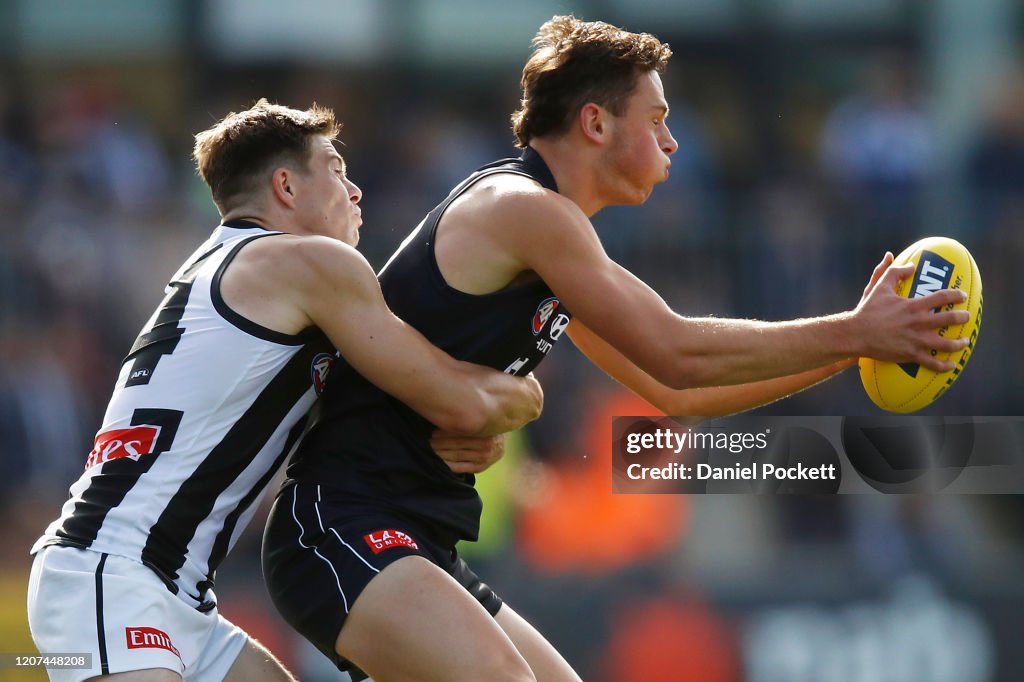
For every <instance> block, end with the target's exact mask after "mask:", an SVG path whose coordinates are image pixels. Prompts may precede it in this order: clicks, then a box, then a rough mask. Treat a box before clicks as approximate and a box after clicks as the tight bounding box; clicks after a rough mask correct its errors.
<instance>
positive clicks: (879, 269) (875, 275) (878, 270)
mask: <svg viewBox="0 0 1024 682" xmlns="http://www.w3.org/2000/svg"><path fill="white" fill-rule="evenodd" d="M893 258H894V256H893V255H892V251H886V252H885V255H884V256H882V260H881V261H879V263H878V265H876V266H875V269H874V270H873V271H872V272H871V279H869V280H868V285H867V286H866V287H864V295H865V296H866V295H867V294H868V293H869V292H870V291H871V290H872V289H874V288H875V285H876V284H878V280H880V279H881V278H882V275H884V274H885V271H886V269H888V267H889V266H890V265H892V261H893Z"/></svg>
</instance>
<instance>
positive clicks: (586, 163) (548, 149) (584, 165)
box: [530, 135, 608, 217]
mask: <svg viewBox="0 0 1024 682" xmlns="http://www.w3.org/2000/svg"><path fill="white" fill-rule="evenodd" d="M530 146H531V147H533V149H534V151H536V152H537V153H538V154H540V157H541V158H542V159H544V163H546V164H547V165H548V168H549V169H550V170H551V174H552V175H553V176H554V178H555V183H556V184H557V185H558V193H559V194H561V195H562V196H564V197H566V198H568V199H571V200H572V201H573V202H575V204H576V205H577V206H579V207H580V209H581V210H582V211H583V212H584V213H585V214H586V215H587V217H590V216H592V215H594V214H595V213H597V212H598V211H600V210H601V209H602V208H604V207H605V206H607V205H608V202H607V201H605V200H604V199H603V197H601V195H600V192H599V187H600V185H599V183H598V182H597V181H596V179H597V178H596V173H595V171H594V167H593V162H592V159H593V158H594V157H593V155H592V154H590V153H589V151H590V150H588V149H586V148H583V147H581V146H580V145H579V144H576V143H575V142H574V141H573V140H571V139H570V138H569V136H568V135H565V136H562V137H558V138H543V139H541V138H535V139H533V140H531V141H530Z"/></svg>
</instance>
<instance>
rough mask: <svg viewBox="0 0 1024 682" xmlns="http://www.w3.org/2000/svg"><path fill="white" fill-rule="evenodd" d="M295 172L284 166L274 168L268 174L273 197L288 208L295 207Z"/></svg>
mask: <svg viewBox="0 0 1024 682" xmlns="http://www.w3.org/2000/svg"><path fill="white" fill-rule="evenodd" d="M294 182H295V174H294V173H292V172H291V171H290V170H289V169H287V168H285V167H283V166H282V167H280V168H275V169H274V172H273V173H272V174H271V176H270V184H271V190H272V191H273V194H274V199H276V200H277V201H279V202H280V203H282V204H284V205H285V206H287V207H288V208H294V207H295V187H294Z"/></svg>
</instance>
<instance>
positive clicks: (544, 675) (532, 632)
mask: <svg viewBox="0 0 1024 682" xmlns="http://www.w3.org/2000/svg"><path fill="white" fill-rule="evenodd" d="M494 620H496V621H497V622H498V625H500V626H501V629H502V630H504V631H505V634H506V635H508V636H509V639H511V640H512V643H513V644H515V645H516V649H518V650H519V653H520V654H522V656H523V658H525V659H526V662H527V663H528V664H529V665H530V668H531V670H533V674H534V676H535V677H536V678H537V682H556V681H557V682H563V681H567V682H568V681H571V682H580V676H579V675H577V674H576V672H575V671H574V670H573V669H572V667H571V666H570V665H569V663H568V662H567V661H566V660H565V659H564V658H562V655H561V654H560V653H558V651H557V650H556V649H555V647H553V646H551V643H550V642H548V640H547V639H546V638H545V637H544V635H542V634H540V632H538V631H537V628H535V627H533V626H532V625H530V623H528V622H527V621H526V619H525V618H523V617H522V616H520V615H519V614H518V613H516V612H515V611H513V610H512V609H511V608H510V607H509V605H508V604H502V606H501V610H500V611H498V614H497V615H496V616H495V617H494Z"/></svg>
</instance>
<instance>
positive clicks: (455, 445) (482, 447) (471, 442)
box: [430, 431, 496, 452]
mask: <svg viewBox="0 0 1024 682" xmlns="http://www.w3.org/2000/svg"><path fill="white" fill-rule="evenodd" d="M495 439H496V437H495V436H460V435H456V434H453V433H448V432H445V431H435V432H434V435H433V436H431V437H430V446H431V447H432V448H434V449H435V450H437V449H440V448H443V449H446V450H476V451H480V452H488V451H490V450H493V449H494V447H495Z"/></svg>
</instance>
